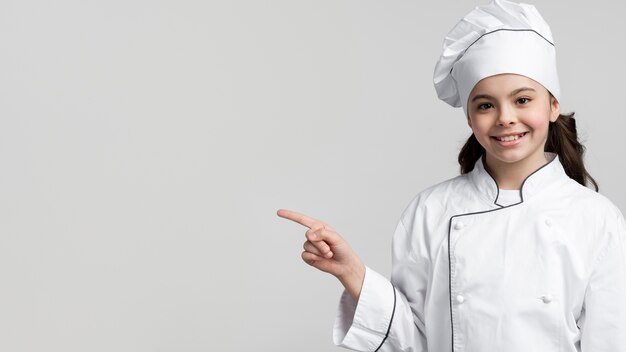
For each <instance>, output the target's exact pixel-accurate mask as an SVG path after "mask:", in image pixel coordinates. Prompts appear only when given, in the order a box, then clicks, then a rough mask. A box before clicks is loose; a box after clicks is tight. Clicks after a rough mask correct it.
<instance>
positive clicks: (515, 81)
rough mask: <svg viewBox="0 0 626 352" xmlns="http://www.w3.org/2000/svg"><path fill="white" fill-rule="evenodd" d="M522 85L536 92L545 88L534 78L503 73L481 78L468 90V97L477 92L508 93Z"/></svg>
mask: <svg viewBox="0 0 626 352" xmlns="http://www.w3.org/2000/svg"><path fill="white" fill-rule="evenodd" d="M522 87H529V88H533V89H535V90H536V91H538V92H540V91H542V90H545V88H544V87H543V86H542V85H541V84H539V83H538V82H537V81H535V80H534V79H531V78H528V77H526V76H522V75H518V74H512V73H503V74H499V75H494V76H489V77H485V78H483V79H481V80H480V81H479V82H478V83H476V85H475V86H474V88H473V89H472V91H471V92H470V98H471V97H472V96H474V95H477V94H489V95H497V94H498V93H508V92H511V91H513V90H516V89H519V88H522Z"/></svg>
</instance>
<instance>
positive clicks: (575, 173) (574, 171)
mask: <svg viewBox="0 0 626 352" xmlns="http://www.w3.org/2000/svg"><path fill="white" fill-rule="evenodd" d="M544 150H545V151H546V152H551V153H556V154H557V155H558V156H559V160H560V161H561V164H562V165H563V168H564V169H565V173H566V174H567V176H569V177H570V178H571V179H573V180H574V181H576V182H578V183H580V184H581V185H583V186H587V184H591V185H592V186H593V188H594V189H595V190H596V192H597V191H598V183H597V182H596V180H594V179H593V177H591V175H590V174H589V172H587V169H586V168H585V163H584V161H583V156H584V154H585V146H584V145H582V143H580V141H579V140H578V133H577V132H576V120H574V113H571V114H567V115H564V114H560V115H559V118H558V119H557V120H556V121H555V122H550V126H549V128H548V139H547V141H546V146H545V148H544ZM483 154H485V148H483V146H482V145H480V143H478V140H477V139H476V137H475V136H474V134H473V133H472V135H471V136H470V137H469V138H468V139H467V142H465V145H464V146H463V147H462V148H461V151H460V152H459V159H458V160H459V165H461V174H466V173H468V172H470V171H472V170H473V169H474V164H475V163H476V162H477V161H478V159H480V157H482V156H483Z"/></svg>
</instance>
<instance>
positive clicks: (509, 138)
mask: <svg viewBox="0 0 626 352" xmlns="http://www.w3.org/2000/svg"><path fill="white" fill-rule="evenodd" d="M526 133H528V132H522V133H518V134H513V135H508V136H502V137H496V136H494V137H491V138H493V139H495V140H497V141H500V142H512V141H516V140H518V139H520V138H522V137H524V136H525V135H526Z"/></svg>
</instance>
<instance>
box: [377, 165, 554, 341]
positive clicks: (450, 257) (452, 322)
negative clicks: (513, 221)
mask: <svg viewBox="0 0 626 352" xmlns="http://www.w3.org/2000/svg"><path fill="white" fill-rule="evenodd" d="M554 160H556V157H555V158H553V159H552V160H550V161H548V162H547V163H545V164H543V165H542V166H541V167H540V168H538V169H537V170H535V171H533V172H532V173H531V174H530V175H528V176H526V178H525V179H524V181H522V185H521V186H520V190H519V192H520V199H521V201H520V202H519V203H515V204H510V205H507V206H501V205H499V204H497V203H496V200H497V199H498V197H497V196H496V200H494V202H493V203H494V204H496V205H497V206H499V207H500V208H496V209H490V210H483V211H477V212H473V213H465V214H457V215H453V216H451V217H450V221H449V222H448V295H449V296H450V336H451V338H452V341H451V342H452V343H451V346H452V352H454V320H453V318H452V251H451V245H450V230H451V229H452V219H454V218H456V217H461V216H467V215H477V214H484V213H491V212H494V211H498V210H502V209H505V208H509V207H513V206H516V205H519V204H522V203H524V194H523V192H522V189H524V184H525V183H526V180H528V179H529V178H530V176H532V175H534V174H536V173H537V172H538V171H539V170H541V169H543V168H544V167H546V166H548V165H550V164H551V163H552V162H553V161H554ZM483 165H484V164H483ZM484 170H485V171H486V172H487V174H488V175H489V176H490V177H491V179H492V180H493V182H494V183H495V184H496V189H497V190H498V194H499V192H500V188H499V187H498V182H496V179H495V178H494V177H493V176H492V175H491V174H490V173H489V171H487V168H486V167H485V168H484ZM394 294H395V292H394ZM394 305H395V302H394ZM379 348H380V347H379Z"/></svg>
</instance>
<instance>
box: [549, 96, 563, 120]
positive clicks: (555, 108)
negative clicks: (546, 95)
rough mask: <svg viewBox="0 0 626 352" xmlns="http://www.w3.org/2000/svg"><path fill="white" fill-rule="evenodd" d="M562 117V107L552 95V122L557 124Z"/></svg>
mask: <svg viewBox="0 0 626 352" xmlns="http://www.w3.org/2000/svg"><path fill="white" fill-rule="evenodd" d="M559 115H561V105H559V101H558V100H556V98H555V97H554V96H552V94H550V122H555V121H556V120H557V119H558V118H559Z"/></svg>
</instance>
